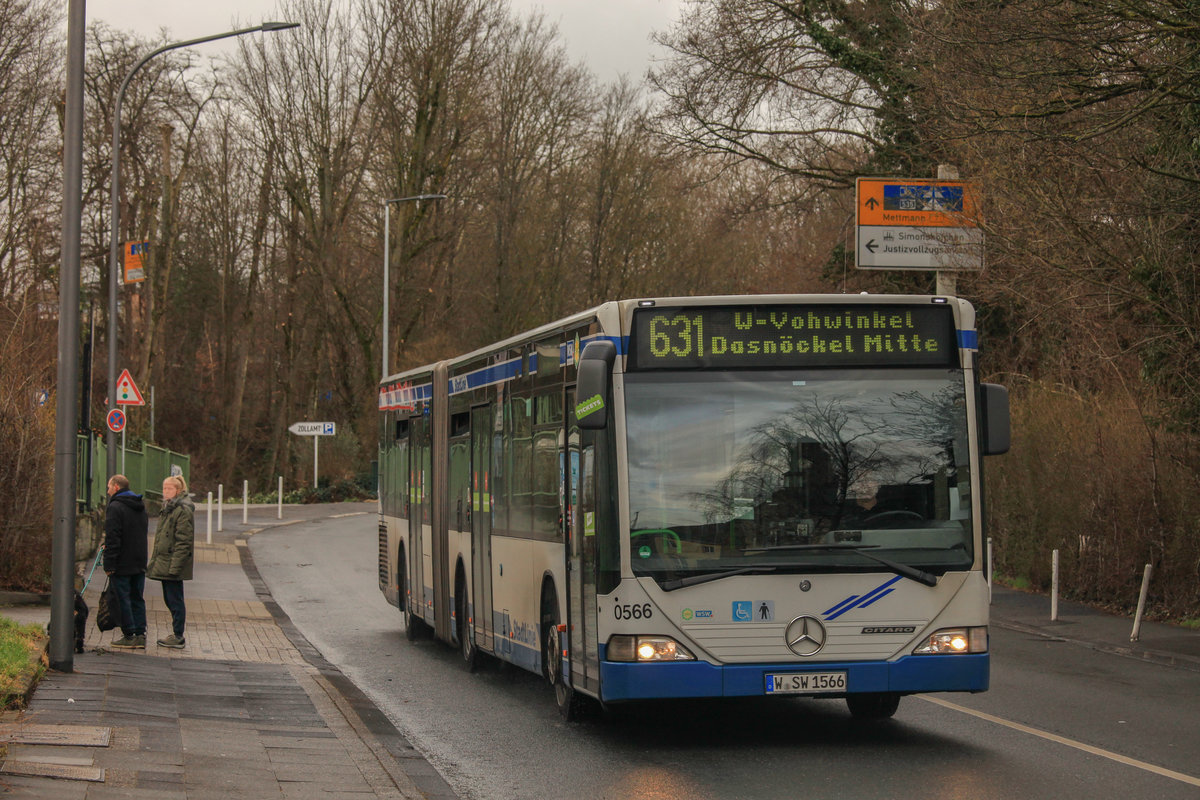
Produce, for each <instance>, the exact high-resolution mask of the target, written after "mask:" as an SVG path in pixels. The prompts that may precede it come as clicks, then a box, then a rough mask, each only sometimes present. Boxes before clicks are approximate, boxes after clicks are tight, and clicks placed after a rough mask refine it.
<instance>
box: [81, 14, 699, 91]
mask: <svg viewBox="0 0 1200 800" xmlns="http://www.w3.org/2000/svg"><path fill="white" fill-rule="evenodd" d="M683 1H684V0H509V4H510V6H511V7H512V8H513V9H514V11H516V12H517V13H519V14H524V13H526V12H528V11H530V10H532V9H534V8H539V9H541V10H542V12H543V13H544V14H545V15H546V17H547V19H549V20H550V21H551V22H553V23H555V24H557V25H558V28H559V32H560V33H561V35H562V37H563V40H564V42H565V43H566V45H567V50H568V52H569V53H570V54H571V56H572V58H573V59H574V60H576V61H584V62H586V63H587V64H588V66H589V67H590V68H591V70H592V72H593V73H594V74H595V75H596V77H597V78H599V79H600V80H602V81H606V82H607V81H611V80H614V79H615V78H616V77H617V75H619V74H620V73H622V72H624V73H626V74H628V75H629V77H631V78H633V79H635V80H636V79H640V78H641V77H642V75H643V74H644V73H645V72H646V68H647V67H648V66H649V65H650V56H651V52H652V51H653V50H654V49H655V48H654V47H653V45H652V44H651V43H650V40H649V36H650V32H651V31H654V30H662V29H665V28H666V27H668V26H669V25H670V24H671V23H672V22H673V21H674V20H675V19H676V17H677V16H678V15H679V10H680V7H681V6H682V5H683ZM276 5H277V4H276V0H87V17H88V22H92V21H93V20H103V21H104V22H106V23H108V24H109V25H111V26H113V27H114V28H120V29H123V30H132V31H134V32H136V33H138V34H141V35H143V36H154V35H156V34H157V33H158V31H159V29H160V28H167V29H168V31H169V35H170V36H171V37H172V38H173V39H194V38H197V37H200V36H207V35H208V34H211V33H221V32H222V31H226V30H230V29H232V28H234V27H242V26H245V27H249V26H252V25H257V24H259V23H260V22H264V21H268V20H274V19H277V18H278V16H279V15H278V14H277V13H276V12H275V9H276ZM222 46H228V45H223V43H214V44H208V45H203V47H204V49H205V51H206V52H213V53H217V52H221V48H222Z"/></svg>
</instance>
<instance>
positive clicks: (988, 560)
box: [987, 536, 992, 605]
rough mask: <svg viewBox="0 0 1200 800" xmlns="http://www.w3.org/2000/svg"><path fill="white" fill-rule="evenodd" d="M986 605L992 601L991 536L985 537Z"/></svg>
mask: <svg viewBox="0 0 1200 800" xmlns="http://www.w3.org/2000/svg"><path fill="white" fill-rule="evenodd" d="M987 571H988V580H987V584H988V605H991V603H992V537H990V536H989V537H988V539H987Z"/></svg>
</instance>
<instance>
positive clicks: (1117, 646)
mask: <svg viewBox="0 0 1200 800" xmlns="http://www.w3.org/2000/svg"><path fill="white" fill-rule="evenodd" d="M991 617H992V624H993V625H998V626H1000V627H1004V628H1010V629H1012V630H1018V631H1022V632H1024V633H1031V634H1035V635H1039V636H1046V637H1048V638H1053V639H1057V640H1062V641H1065V642H1071V643H1073V644H1077V645H1080V646H1083V647H1088V648H1091V649H1093V650H1100V651H1103V652H1106V653H1114V654H1117V655H1122V656H1128V657H1130V658H1137V659H1140V660H1143V661H1151V662H1154V663H1157V664H1163V665H1166V666H1172V667H1177V668H1180V669H1188V670H1193V671H1196V672H1200V630H1195V629H1189V628H1181V627H1179V626H1177V625H1165V624H1163V623H1160V622H1147V621H1145V620H1143V621H1142V624H1141V627H1140V630H1139V635H1138V640H1137V641H1136V642H1132V641H1130V636H1131V634H1132V633H1133V619H1132V618H1130V617H1125V616H1118V615H1115V614H1108V613H1105V612H1103V611H1098V610H1096V609H1094V608H1091V607H1089V606H1085V605H1083V604H1081V603H1073V602H1069V601H1066V600H1059V603H1058V619H1057V620H1055V621H1051V619H1050V598H1049V597H1047V596H1046V595H1041V594H1033V593H1031V592H1019V591H1015V590H1013V589H1005V588H1003V587H1000V586H997V587H995V588H994V589H993V592H992V614H991Z"/></svg>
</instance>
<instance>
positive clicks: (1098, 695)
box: [250, 513, 1200, 800]
mask: <svg viewBox="0 0 1200 800" xmlns="http://www.w3.org/2000/svg"><path fill="white" fill-rule="evenodd" d="M376 525H377V518H376V516H375V514H374V513H366V514H357V515H354V516H347V517H343V518H340V519H334V520H326V521H324V522H313V523H300V524H295V525H290V526H287V527H284V528H280V529H278V530H273V531H265V532H262V533H259V534H256V535H255V536H253V537H252V538H251V540H250V547H251V552H252V554H253V556H254V560H255V563H256V564H257V566H258V569H259V571H260V573H261V574H262V576H263V578H264V579H265V580H266V582H267V585H268V586H269V588H270V590H271V593H272V595H273V596H274V598H275V600H276V601H277V602H278V603H279V604H280V606H281V607H282V608H283V609H284V610H285V611H286V612H287V613H288V615H289V616H290V617H291V618H292V621H293V622H294V623H295V624H296V625H297V627H298V628H299V629H300V630H301V631H302V632H303V633H304V635H305V636H306V637H307V638H308V639H309V641H311V642H312V643H313V644H314V645H315V646H316V647H318V648H319V649H320V650H321V652H322V653H323V654H324V656H325V657H326V658H327V659H328V660H329V661H331V662H332V663H334V664H336V665H337V666H338V667H339V668H340V669H341V670H342V671H343V672H344V673H345V674H346V675H347V676H348V677H350V679H351V680H353V681H354V682H355V684H356V685H358V686H359V688H361V689H362V690H363V692H364V693H366V694H367V695H368V696H369V697H370V698H371V699H372V700H373V701H374V702H375V703H376V704H377V705H378V706H379V707H380V708H381V709H382V710H383V711H384V712H385V713H386V714H387V715H388V717H389V718H390V719H391V720H392V722H393V723H394V724H395V725H396V727H397V728H399V729H400V730H401V731H402V732H404V734H405V735H406V736H408V738H409V740H410V741H412V742H413V744H414V745H415V746H417V747H418V748H419V749H420V750H421V751H422V752H423V753H424V754H425V756H426V757H427V758H428V759H429V761H430V762H431V763H433V764H434V766H436V767H437V768H438V769H439V771H440V772H441V773H442V774H443V776H444V777H445V778H446V780H447V781H448V782H449V783H450V785H451V786H452V787H454V789H455V791H457V792H458V793H459V794H460V795H461V796H462V797H463V798H468V799H469V800H507V799H510V798H511V799H512V800H518V799H519V800H526V798H531V797H554V798H580V799H581V800H583V799H586V800H601V799H602V798H614V799H615V798H637V799H638V800H657V799H658V798H663V799H664V800H665V799H666V798H671V799H672V800H692V799H693V798H694V799H695V800H701V799H703V800H714V799H715V798H756V799H757V798H788V799H789V800H791V798H796V797H808V798H843V797H844V798H894V797H920V798H923V800H930V799H933V798H1021V799H1022V800H1025V799H1026V798H1043V797H1046V798H1050V797H1053V798H1066V797H1072V798H1074V797H1080V798H1082V797H1087V798H1096V799H1098V800H1103V799H1104V798H1114V799H1115V798H1120V799H1121V800H1127V798H1131V797H1146V798H1161V799H1163V800H1169V799H1170V798H1190V800H1195V798H1197V797H1200V786H1198V785H1197V784H1196V783H1195V782H1192V783H1189V782H1187V781H1186V780H1181V779H1180V778H1179V777H1178V776H1177V775H1174V774H1173V773H1183V774H1184V775H1190V776H1196V775H1200V768H1198V767H1197V764H1198V763H1200V758H1198V756H1200V725H1197V722H1196V721H1197V720H1198V719H1200V691H1197V690H1198V689H1200V674H1198V673H1196V672H1188V671H1185V670H1178V669H1174V668H1170V667H1163V666H1159V665H1155V664H1149V663H1143V662H1139V661H1135V660H1132V659H1128V658H1122V657H1119V656H1114V655H1108V654H1104V653H1100V652H1096V651H1094V650H1090V649H1087V648H1083V647H1079V646H1076V645H1072V644H1069V643H1065V642H1055V641H1049V640H1046V639H1044V638H1039V637H1035V636H1030V635H1025V634H1020V633H1015V632H1012V631H1008V630H1004V629H1000V628H996V627H993V629H992V652H993V658H992V689H991V691H989V692H987V693H984V694H981V695H960V694H946V695H937V696H931V697H929V698H921V697H910V698H905V699H904V700H903V701H901V704H900V710H899V711H898V712H897V714H896V717H895V718H894V719H893V720H891V721H888V722H885V723H882V724H874V725H863V724H861V723H855V722H854V721H853V720H852V719H851V718H850V715H849V713H848V712H847V711H846V706H845V703H844V702H843V701H841V700H808V699H792V700H783V701H778V700H775V701H766V700H763V701H755V702H731V701H726V702H703V703H694V702H693V703H679V704H658V705H655V706H651V707H646V708H643V709H642V710H641V711H640V712H638V713H635V714H630V715H623V716H621V717H618V718H616V719H605V720H601V721H597V722H591V723H583V724H566V723H564V722H562V721H561V720H560V718H559V715H558V712H557V710H556V708H555V706H554V701H553V696H552V693H551V691H550V689H549V687H547V686H546V685H545V684H544V682H543V681H542V680H541V679H540V678H538V677H537V676H535V675H532V674H530V673H526V672H523V671H521V670H519V669H516V668H513V667H500V666H498V665H496V664H494V663H492V664H489V665H487V666H485V667H484V668H483V669H482V670H481V671H479V672H477V673H476V674H469V673H467V671H466V670H465V668H464V666H463V664H462V662H461V660H460V659H459V657H458V654H457V652H456V651H454V650H451V649H450V648H448V647H446V646H445V645H442V644H440V643H437V642H433V641H421V642H417V643H410V642H408V641H407V640H406V639H405V638H404V632H403V623H402V621H401V615H400V612H399V611H398V610H397V609H395V608H393V607H392V606H389V605H388V604H387V603H386V602H384V600H383V598H382V595H381V594H380V592H379V590H378V588H377V583H376V581H377V577H376V575H377V572H376V548H377V540H376Z"/></svg>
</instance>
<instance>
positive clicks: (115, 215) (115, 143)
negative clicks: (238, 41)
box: [105, 22, 300, 476]
mask: <svg viewBox="0 0 1200 800" xmlns="http://www.w3.org/2000/svg"><path fill="white" fill-rule="evenodd" d="M298 27H300V23H299V22H264V23H263V24H261V25H259V26H257V27H254V28H241V29H240V30H236V31H226V32H225V33H216V34H213V35H212V36H202V37H200V38H199V39H188V40H187V41H185V42H174V43H172V44H166V45H163V46H162V47H160V48H158V49H157V50H154V51H152V52H151V53H149V54H147V55H146V56H144V57H143V58H142V60H141V61H139V62H137V63H136V64H134V65H133V69H131V70H129V73H128V74H126V76H125V80H123V81H122V82H121V88H120V89H119V90H118V91H117V99H116V102H115V103H114V105H113V136H112V189H111V191H112V194H111V202H112V209H111V211H110V216H111V218H112V229H111V231H110V235H109V250H108V265H109V268H108V409H109V411H111V410H112V409H114V408H116V407H117V287H118V285H119V282H118V273H119V271H120V260H121V245H120V242H119V241H118V239H119V237H120V233H119V230H118V228H119V225H120V222H121V208H120V205H119V200H120V194H121V189H120V181H121V104H122V103H123V102H124V101H125V90H126V89H127V88H129V82H130V81H131V80H133V76H134V75H135V74H136V73H137V71H138V70H139V69H141V68H142V67H143V66H145V64H146V62H147V61H149V60H150V59H152V58H154V57H155V56H157V55H159V54H161V53H165V52H167V51H168V50H177V49H179V48H180V47H191V46H192V45H194V44H204V43H205V42H213V41H216V40H217V39H228V38H230V37H233V36H242V35H243V34H247V33H255V32H257V31H264V32H270V31H285V30H288V29H290V28H298ZM105 442H106V444H107V449H108V462H107V465H106V466H107V469H108V475H110V476H111V475H113V474H114V473H116V471H117V434H116V433H114V432H113V430H112V429H111V428H109V429H108V432H107V435H106V437H105Z"/></svg>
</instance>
